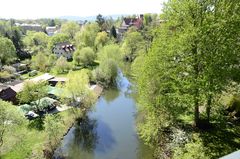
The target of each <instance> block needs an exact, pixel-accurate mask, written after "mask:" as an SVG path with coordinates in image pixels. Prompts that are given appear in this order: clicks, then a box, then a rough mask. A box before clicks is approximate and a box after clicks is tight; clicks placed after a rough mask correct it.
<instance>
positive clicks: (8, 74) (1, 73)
mask: <svg viewBox="0 0 240 159" xmlns="http://www.w3.org/2000/svg"><path fill="white" fill-rule="evenodd" d="M11 77H12V76H11V74H10V73H8V72H7V71H3V72H0V78H4V79H7V78H11Z"/></svg>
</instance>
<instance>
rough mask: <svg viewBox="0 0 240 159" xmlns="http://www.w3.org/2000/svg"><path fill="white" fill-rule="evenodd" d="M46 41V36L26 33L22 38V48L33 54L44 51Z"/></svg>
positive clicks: (39, 33)
mask: <svg viewBox="0 0 240 159" xmlns="http://www.w3.org/2000/svg"><path fill="white" fill-rule="evenodd" d="M48 41H49V37H48V35H47V34H45V33H43V32H35V31H27V35H26V36H25V37H24V38H23V44H24V47H25V48H26V49H28V50H31V51H32V52H33V53H38V52H40V51H44V50H46V48H47V45H48Z"/></svg>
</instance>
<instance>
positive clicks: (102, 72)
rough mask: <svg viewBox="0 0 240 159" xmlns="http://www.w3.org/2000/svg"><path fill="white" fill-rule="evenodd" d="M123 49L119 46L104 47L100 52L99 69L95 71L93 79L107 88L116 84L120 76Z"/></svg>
mask: <svg viewBox="0 0 240 159" xmlns="http://www.w3.org/2000/svg"><path fill="white" fill-rule="evenodd" d="M121 55H122V52H121V49H120V47H119V46H118V45H115V44H111V45H107V46H105V47H103V49H102V50H101V51H100V52H99V55H98V59H99V61H100V65H99V67H97V68H96V70H94V71H93V78H94V79H95V81H97V82H98V83H100V84H102V85H103V86H105V87H108V86H109V85H110V84H115V82H116V81H115V79H116V77H117V74H118V65H120V64H121V60H122V58H121Z"/></svg>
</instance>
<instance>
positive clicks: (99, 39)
mask: <svg viewBox="0 0 240 159" xmlns="http://www.w3.org/2000/svg"><path fill="white" fill-rule="evenodd" d="M108 42H109V37H108V34H107V33H106V32H105V31H103V32H99V33H97V36H96V39H95V46H96V48H97V50H100V49H101V48H102V47H103V46H105V45H106V44H107V43H108Z"/></svg>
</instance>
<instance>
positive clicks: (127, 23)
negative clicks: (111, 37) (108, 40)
mask: <svg viewBox="0 0 240 159" xmlns="http://www.w3.org/2000/svg"><path fill="white" fill-rule="evenodd" d="M131 26H134V27H136V28H137V29H141V28H142V26H143V15H142V14H141V15H140V16H139V17H136V18H124V19H123V21H122V24H121V26H120V27H119V28H118V30H119V31H121V30H125V31H126V30H127V29H128V28H129V27H131Z"/></svg>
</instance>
